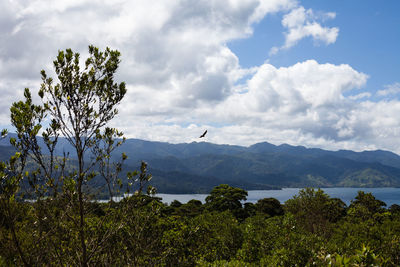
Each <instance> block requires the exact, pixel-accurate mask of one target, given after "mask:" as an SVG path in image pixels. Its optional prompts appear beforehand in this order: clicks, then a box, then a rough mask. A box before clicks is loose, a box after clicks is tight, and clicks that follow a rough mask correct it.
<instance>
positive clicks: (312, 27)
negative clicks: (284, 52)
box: [270, 6, 339, 55]
mask: <svg viewBox="0 0 400 267" xmlns="http://www.w3.org/2000/svg"><path fill="white" fill-rule="evenodd" d="M335 17H336V14H335V13H333V12H328V13H319V14H318V15H316V14H314V12H313V10H312V9H307V10H306V9H305V8H304V7H302V6H300V7H298V8H296V9H293V10H291V11H290V12H289V13H288V14H286V15H285V16H284V17H283V19H282V25H283V26H284V27H285V28H287V32H286V33H285V44H284V45H283V46H282V47H273V48H272V49H271V50H270V55H274V54H276V53H277V52H278V51H279V50H281V49H288V48H290V47H293V46H294V45H296V44H297V43H298V42H299V41H300V40H301V39H303V38H306V37H312V38H313V40H314V41H317V42H318V41H321V42H323V43H325V44H327V45H328V44H332V43H334V42H335V41H336V38H337V36H338V34H339V29H338V28H337V27H332V28H329V27H323V26H321V24H320V23H319V22H317V21H318V20H322V21H325V20H327V19H333V18H335Z"/></svg>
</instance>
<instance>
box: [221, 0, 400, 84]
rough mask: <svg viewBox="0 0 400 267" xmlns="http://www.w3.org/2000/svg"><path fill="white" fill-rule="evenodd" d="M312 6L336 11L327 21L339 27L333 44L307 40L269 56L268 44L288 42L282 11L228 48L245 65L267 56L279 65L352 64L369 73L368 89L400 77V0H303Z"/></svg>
mask: <svg viewBox="0 0 400 267" xmlns="http://www.w3.org/2000/svg"><path fill="white" fill-rule="evenodd" d="M301 4H302V5H303V6H304V7H305V8H306V9H307V8H312V9H313V10H318V11H325V12H327V11H329V12H335V13H336V17H335V19H332V20H329V21H327V22H326V23H325V24H324V25H327V26H331V27H338V28H339V29H340V32H339V36H338V38H337V40H336V42H335V43H334V44H332V45H323V44H318V43H317V44H316V43H315V41H313V40H312V39H311V38H307V39H303V40H301V41H300V42H299V44H298V45H296V46H295V47H293V48H291V49H288V50H286V51H285V52H284V53H278V54H277V55H273V56H269V54H268V53H269V49H270V48H271V47H273V46H276V45H279V44H282V43H283V42H284V36H283V34H282V33H283V32H284V31H285V29H284V27H283V26H282V24H281V20H282V16H281V14H273V15H270V16H268V15H267V16H266V17H265V18H264V19H263V20H262V21H261V22H260V23H257V24H256V25H255V27H254V33H253V35H252V36H251V37H250V38H246V39H240V40H234V41H232V42H230V43H229V44H228V46H229V48H230V49H231V50H232V51H233V52H234V53H235V54H236V55H237V56H238V57H239V61H240V64H241V65H242V66H243V67H252V66H257V65H260V64H262V63H263V62H264V61H265V60H269V62H270V63H271V64H273V65H275V66H277V67H281V66H284V67H287V66H290V65H293V64H295V63H296V62H299V61H304V60H307V59H316V60H317V61H318V62H319V63H326V62H329V63H334V64H343V63H345V64H349V65H351V66H352V67H353V68H354V69H356V70H358V71H361V72H364V73H367V74H368V75H369V79H368V82H367V84H366V85H365V90H366V91H369V92H376V91H377V90H379V89H382V88H383V87H384V86H385V85H388V84H393V83H395V82H398V81H399V77H400V53H399V50H400V16H399V12H400V2H399V1H396V0H389V1H384V2H382V1H369V0H367V1H365V0H354V1H345V0H339V1H316V0H308V1H301Z"/></svg>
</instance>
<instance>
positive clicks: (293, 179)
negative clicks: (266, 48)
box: [0, 139, 400, 193]
mask: <svg viewBox="0 0 400 267" xmlns="http://www.w3.org/2000/svg"><path fill="white" fill-rule="evenodd" d="M7 144H8V142H7V140H5V139H4V140H2V141H0V159H2V160H4V159H5V158H6V155H7V154H9V153H10V151H12V149H10V147H9V146H8V145H7ZM63 151H65V152H72V147H71V146H70V145H69V143H68V142H67V141H66V140H65V139H60V142H59V148H58V150H57V153H58V154H59V155H62V152H63ZM122 152H125V153H126V154H127V155H128V160H126V161H125V164H124V170H125V171H128V170H134V169H137V168H138V166H139V164H140V161H142V160H143V161H146V162H147V163H148V166H149V172H150V173H151V174H152V175H153V179H152V181H151V183H152V185H154V186H155V187H156V188H157V189H158V192H160V193H209V192H210V190H211V189H212V188H213V187H214V186H216V185H219V184H222V183H227V184H230V185H232V186H236V187H241V188H244V189H246V190H264V189H278V188H282V187H305V186H313V187H400V156H399V155H397V154H395V153H392V152H389V151H383V150H375V151H363V152H354V151H350V150H339V151H329V150H323V149H318V148H306V147H303V146H291V145H288V144H282V145H278V146H276V145H273V144H270V143H267V142H263V143H257V144H254V145H252V146H249V147H244V146H233V145H217V144H212V143H207V142H192V143H182V144H170V143H165V142H153V141H144V140H138V139H127V140H126V142H125V143H124V144H123V145H122V146H121V147H120V148H118V149H117V150H116V151H115V153H114V154H113V157H114V158H116V159H117V158H119V157H120V153H122ZM71 155H73V153H71Z"/></svg>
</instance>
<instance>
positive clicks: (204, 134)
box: [199, 130, 207, 138]
mask: <svg viewBox="0 0 400 267" xmlns="http://www.w3.org/2000/svg"><path fill="white" fill-rule="evenodd" d="M206 134H207V130H206V131H205V132H204V133H203V134H202V135H200V137H199V138H203V137H204V136H206Z"/></svg>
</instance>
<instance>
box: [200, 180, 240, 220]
mask: <svg viewBox="0 0 400 267" xmlns="http://www.w3.org/2000/svg"><path fill="white" fill-rule="evenodd" d="M246 199H247V191H245V190H243V189H240V188H235V187H231V186H229V185H227V184H221V185H219V186H216V187H215V188H214V189H213V190H211V193H210V195H209V196H207V197H206V204H205V205H206V208H207V209H208V210H210V211H226V210H229V211H231V212H232V213H233V214H234V215H235V216H237V217H242V214H243V210H242V203H241V201H244V200H246Z"/></svg>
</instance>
